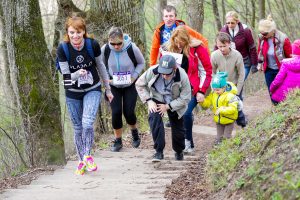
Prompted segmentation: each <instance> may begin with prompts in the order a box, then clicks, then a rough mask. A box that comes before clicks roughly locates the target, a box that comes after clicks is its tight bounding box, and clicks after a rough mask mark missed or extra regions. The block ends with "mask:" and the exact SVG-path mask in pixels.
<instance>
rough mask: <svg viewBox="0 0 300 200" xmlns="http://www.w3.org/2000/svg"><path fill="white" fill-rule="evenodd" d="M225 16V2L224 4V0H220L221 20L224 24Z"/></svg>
mask: <svg viewBox="0 0 300 200" xmlns="http://www.w3.org/2000/svg"><path fill="white" fill-rule="evenodd" d="M225 16H226V4H225V0H222V20H223V24H225V22H226V21H225V20H226V19H225Z"/></svg>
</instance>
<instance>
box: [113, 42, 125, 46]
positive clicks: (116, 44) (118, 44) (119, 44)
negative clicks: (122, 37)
mask: <svg viewBox="0 0 300 200" xmlns="http://www.w3.org/2000/svg"><path fill="white" fill-rule="evenodd" d="M122 44H123V42H119V43H113V42H110V45H111V46H121V45H122Z"/></svg>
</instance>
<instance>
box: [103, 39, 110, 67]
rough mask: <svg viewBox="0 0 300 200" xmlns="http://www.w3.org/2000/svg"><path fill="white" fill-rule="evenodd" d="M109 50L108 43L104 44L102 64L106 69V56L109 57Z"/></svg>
mask: <svg viewBox="0 0 300 200" xmlns="http://www.w3.org/2000/svg"><path fill="white" fill-rule="evenodd" d="M110 51H111V50H110V48H109V46H108V44H106V45H105V48H104V64H105V66H106V69H108V58H109V54H110Z"/></svg>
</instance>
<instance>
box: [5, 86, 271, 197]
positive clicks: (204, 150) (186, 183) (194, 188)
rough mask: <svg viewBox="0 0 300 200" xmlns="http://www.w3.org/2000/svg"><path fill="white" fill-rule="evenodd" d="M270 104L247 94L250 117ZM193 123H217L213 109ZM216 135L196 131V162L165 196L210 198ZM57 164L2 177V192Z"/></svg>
mask: <svg viewBox="0 0 300 200" xmlns="http://www.w3.org/2000/svg"><path fill="white" fill-rule="evenodd" d="M270 108H271V103H270V98H269V96H268V93H267V91H259V92H256V93H255V94H253V95H250V96H248V97H247V98H245V101H244V112H245V114H246V116H247V118H248V119H249V120H252V119H253V118H255V116H258V115H259V114H260V113H262V112H264V111H265V110H268V109H270ZM194 124H198V125H205V126H214V122H213V120H212V116H211V112H210V111H201V112H198V114H197V115H195V119H194ZM166 138H167V141H166V150H169V151H171V149H172V148H171V141H170V132H169V131H167V133H166ZM213 140H214V138H213V136H209V135H195V136H194V143H195V145H196V148H195V149H196V150H195V155H198V156H199V157H198V160H197V162H193V164H190V165H189V166H188V168H187V169H186V170H185V172H183V173H182V174H181V175H180V176H179V177H178V178H177V179H174V180H173V181H172V184H171V185H168V186H167V189H166V191H165V197H166V198H167V199H208V198H209V196H210V188H209V187H208V183H207V182H206V178H205V176H206V174H205V166H206V159H207V154H208V152H209V150H211V148H213ZM130 142H131V138H130V137H129V136H127V137H124V146H125V147H126V146H128V147H130V146H131V144H130ZM140 148H143V149H153V141H152V137H151V134H150V133H144V134H143V135H142V143H141V146H140ZM54 170H55V168H53V167H48V168H44V169H43V168H37V169H30V170H28V171H27V172H25V173H24V174H22V175H19V176H16V177H12V178H6V179H3V180H0V192H1V191H3V190H4V189H8V188H16V187H17V186H18V185H24V184H25V185H26V184H29V183H30V182H31V181H32V180H34V179H36V178H37V177H39V176H40V175H42V174H46V173H50V174H51V173H53V171H54Z"/></svg>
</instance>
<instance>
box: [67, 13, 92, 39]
mask: <svg viewBox="0 0 300 200" xmlns="http://www.w3.org/2000/svg"><path fill="white" fill-rule="evenodd" d="M70 26H72V27H73V28H74V29H76V30H77V31H79V30H80V31H84V34H83V38H87V37H89V38H92V36H91V35H89V34H88V33H87V31H86V24H85V20H84V19H83V18H82V17H78V16H76V15H73V16H72V17H68V18H67V20H66V23H65V30H66V33H65V35H64V41H65V42H69V41H70V38H69V35H68V28H69V27H70Z"/></svg>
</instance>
